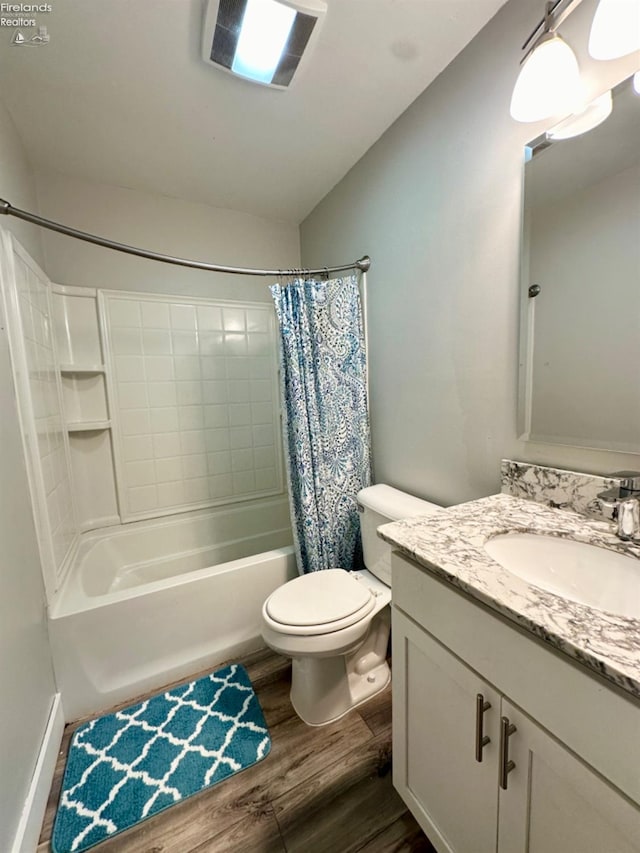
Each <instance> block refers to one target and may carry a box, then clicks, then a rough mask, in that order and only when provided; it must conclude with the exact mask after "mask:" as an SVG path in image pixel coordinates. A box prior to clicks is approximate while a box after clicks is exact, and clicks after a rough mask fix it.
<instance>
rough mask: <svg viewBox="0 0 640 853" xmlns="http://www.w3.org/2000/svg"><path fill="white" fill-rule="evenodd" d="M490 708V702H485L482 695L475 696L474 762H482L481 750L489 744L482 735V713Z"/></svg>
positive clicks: (486, 736) (485, 736)
mask: <svg viewBox="0 0 640 853" xmlns="http://www.w3.org/2000/svg"><path fill="white" fill-rule="evenodd" d="M490 707H491V702H485V699H484V696H483V695H482V693H478V695H477V696H476V761H482V750H483V749H484V747H485V746H486V745H487V744H488V743H491V738H490V737H489V735H485V734H484V712H485V711H488V710H489V708H490Z"/></svg>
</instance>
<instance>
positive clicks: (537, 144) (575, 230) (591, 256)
mask: <svg viewBox="0 0 640 853" xmlns="http://www.w3.org/2000/svg"><path fill="white" fill-rule="evenodd" d="M525 159H526V163H525V169H524V172H525V175H524V215H523V240H522V250H521V271H522V272H521V327H520V383H519V412H518V420H519V432H520V433H521V437H522V438H524V439H528V440H531V441H541V442H546V443H553V444H566V445H574V446H581V447H593V448H606V449H609V450H618V451H626V452H630V453H640V95H638V94H637V92H636V91H635V89H634V87H633V85H632V80H631V79H629V80H627V81H625V82H624V83H622V84H620V85H619V86H618V87H616V89H615V90H614V93H613V110H612V113H611V115H610V116H609V117H608V118H607V119H606V120H605V121H604V123H602V124H600V125H599V126H598V127H596V128H594V129H593V130H591V131H589V132H587V133H584V134H582V135H581V136H575V137H573V138H570V139H565V140H556V141H552V140H550V139H549V137H548V134H545V135H544V136H543V137H540V138H538V139H536V140H535V141H534V142H532V143H531V144H530V145H529V146H528V147H527V150H526V158H525Z"/></svg>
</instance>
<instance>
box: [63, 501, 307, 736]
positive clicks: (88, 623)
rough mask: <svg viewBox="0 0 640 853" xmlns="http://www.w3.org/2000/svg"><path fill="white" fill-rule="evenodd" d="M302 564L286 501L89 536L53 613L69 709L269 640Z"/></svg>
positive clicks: (108, 701)
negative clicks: (280, 601) (275, 606)
mask: <svg viewBox="0 0 640 853" xmlns="http://www.w3.org/2000/svg"><path fill="white" fill-rule="evenodd" d="M296 573H297V571H296V566H295V558H294V555H293V549H292V547H291V529H290V527H289V521H288V510H287V504H286V500H284V499H277V500H273V499H272V500H266V501H255V502H252V503H251V504H245V505H242V506H240V507H238V505H236V506H235V507H233V508H231V509H225V510H222V511H220V510H217V511H210V512H205V513H198V514H189V515H186V516H181V517H172V518H170V519H164V520H162V521H157V520H154V521H152V522H148V521H147V522H139V523H135V524H128V525H124V526H121V527H117V528H111V529H110V530H102V531H100V532H93V533H90V534H85V536H84V537H83V538H82V541H81V543H80V547H79V549H78V555H77V558H76V561H75V563H74V565H73V566H72V568H71V571H70V573H69V576H68V577H67V578H66V580H65V583H64V585H63V587H62V589H61V590H60V592H59V594H58V596H57V597H56V600H55V601H54V603H53V605H52V607H51V609H50V618H49V632H50V637H51V646H52V649H53V656H54V665H55V670H56V677H57V682H58V689H59V690H60V691H61V693H62V702H63V706H64V711H65V717H66V719H67V720H73V719H77V718H78V717H81V716H83V715H85V714H88V713H91V712H93V711H97V710H102V709H104V708H108V707H110V706H112V705H114V704H116V703H118V702H121V701H125V700H127V699H129V698H132V699H133V698H135V697H136V695H138V694H140V693H143V692H145V691H147V690H150V689H153V688H154V687H156V686H161V685H162V684H164V683H166V682H168V681H171V680H172V679H174V678H181V677H183V676H185V677H186V676H188V675H190V674H191V673H193V672H195V671H197V670H199V669H204V668H205V667H207V666H212V667H213V666H215V664H217V663H220V662H221V661H223V660H226V659H228V658H230V657H233V656H239V655H242V654H245V653H247V652H250V651H254V650H256V649H259V648H262V647H263V646H264V643H263V641H262V637H261V635H260V611H261V608H262V603H263V601H264V599H265V598H266V597H267V596H268V595H269V594H270V593H271V592H272V591H273V590H274V589H276V587H278V586H279V585H280V584H283V583H285V582H286V581H287V580H289V579H291V578H292V577H294V576H295V575H296Z"/></svg>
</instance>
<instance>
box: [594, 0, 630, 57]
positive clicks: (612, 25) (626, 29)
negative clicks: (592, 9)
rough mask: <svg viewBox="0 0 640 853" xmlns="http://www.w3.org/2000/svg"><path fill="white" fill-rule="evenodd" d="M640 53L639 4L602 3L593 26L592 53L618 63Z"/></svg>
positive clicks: (615, 0)
mask: <svg viewBox="0 0 640 853" xmlns="http://www.w3.org/2000/svg"><path fill="white" fill-rule="evenodd" d="M634 50H640V0H600V3H599V5H598V8H597V9H596V13H595V15H594V16H593V23H592V24H591V33H590V34H589V53H590V55H591V56H592V57H593V58H594V59H618V57H620V56H626V55H627V54H628V53H633V51H634Z"/></svg>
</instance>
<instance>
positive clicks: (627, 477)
mask: <svg viewBox="0 0 640 853" xmlns="http://www.w3.org/2000/svg"><path fill="white" fill-rule="evenodd" d="M611 478H612V479H614V480H619V481H620V484H619V486H617V487H614V488H613V489H608V490H607V491H606V492H600V494H599V495H598V501H599V502H600V506H601V507H602V511H603V513H604V514H605V515H606V517H607V518H610V519H611V520H612V521H615V522H616V523H617V531H616V532H617V535H618V537H619V538H620V539H624V540H625V541H629V542H640V471H616V472H615V473H614V474H611Z"/></svg>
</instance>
